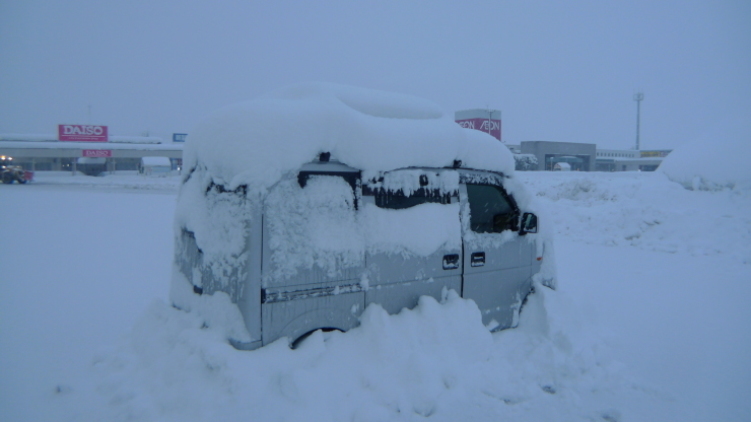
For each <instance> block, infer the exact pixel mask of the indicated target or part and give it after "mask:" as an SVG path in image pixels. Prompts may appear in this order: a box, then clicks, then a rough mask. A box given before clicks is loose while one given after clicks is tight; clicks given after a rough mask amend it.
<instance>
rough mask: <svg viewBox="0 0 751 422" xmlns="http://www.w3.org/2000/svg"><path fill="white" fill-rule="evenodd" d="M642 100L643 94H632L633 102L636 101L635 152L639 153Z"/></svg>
mask: <svg viewBox="0 0 751 422" xmlns="http://www.w3.org/2000/svg"><path fill="white" fill-rule="evenodd" d="M643 99H644V93H643V92H637V93H636V94H634V101H636V150H637V151H639V149H640V145H639V120H640V118H641V102H642V100H643Z"/></svg>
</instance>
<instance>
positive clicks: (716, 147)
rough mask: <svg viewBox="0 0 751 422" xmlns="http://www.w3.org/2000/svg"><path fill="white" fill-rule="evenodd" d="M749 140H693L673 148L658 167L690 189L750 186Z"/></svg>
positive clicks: (671, 178)
mask: <svg viewBox="0 0 751 422" xmlns="http://www.w3.org/2000/svg"><path fill="white" fill-rule="evenodd" d="M749 160H751V140H746V141H741V140H728V139H713V140H711V141H710V140H703V141H694V142H691V143H688V144H686V145H683V146H681V147H679V148H676V149H675V150H674V151H673V152H671V153H670V155H668V156H667V157H666V158H665V160H664V161H663V162H662V164H661V165H660V167H659V171H661V172H663V173H665V174H666V175H667V176H668V177H669V178H670V180H673V181H674V182H678V183H680V184H682V185H683V186H684V187H686V188H687V189H691V190H718V189H725V188H729V189H751V163H750V161H749Z"/></svg>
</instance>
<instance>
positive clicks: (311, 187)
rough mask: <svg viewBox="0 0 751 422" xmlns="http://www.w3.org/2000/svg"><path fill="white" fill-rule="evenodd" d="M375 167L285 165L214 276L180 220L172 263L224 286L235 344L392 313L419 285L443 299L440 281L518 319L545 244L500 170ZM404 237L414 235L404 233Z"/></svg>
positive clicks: (512, 321) (202, 290)
mask: <svg viewBox="0 0 751 422" xmlns="http://www.w3.org/2000/svg"><path fill="white" fill-rule="evenodd" d="M382 175H385V176H382V177H380V179H379V178H378V177H376V178H373V179H370V180H368V181H367V182H363V180H362V179H361V173H360V172H359V171H358V170H357V169H354V168H352V167H349V166H346V165H344V164H342V163H338V162H320V163H309V164H306V165H304V166H303V167H302V168H301V170H300V172H298V174H297V175H287V176H285V177H283V178H282V179H281V180H280V181H279V182H278V183H276V184H275V185H273V186H272V187H271V188H270V189H269V191H268V194H267V195H266V196H265V197H264V200H263V202H261V203H257V204H254V205H252V206H249V209H248V210H245V211H244V213H245V214H243V215H246V216H247V220H246V221H245V242H246V246H245V249H244V251H243V252H242V254H241V255H240V257H239V258H240V259H235V260H234V261H232V262H235V263H236V264H235V265H236V266H235V267H233V268H230V269H229V270H227V269H225V270H224V271H223V273H222V274H221V275H220V276H219V277H218V278H217V275H216V274H215V273H214V270H215V269H212V266H211V265H210V264H211V263H208V262H204V260H205V257H204V255H203V253H202V251H201V250H200V248H198V246H197V244H196V239H195V237H194V236H193V234H192V233H191V232H190V231H188V230H187V229H185V228H183V230H182V233H181V235H180V237H179V239H178V242H177V248H176V255H177V257H176V264H177V266H178V268H179V270H180V271H181V272H182V273H183V274H184V275H185V277H186V279H187V280H188V281H189V282H190V283H192V284H193V286H194V292H195V293H197V294H213V293H215V292H217V291H223V292H225V293H227V294H228V295H229V296H230V298H231V300H232V302H233V303H235V304H236V305H237V307H238V309H239V310H240V313H241V315H242V318H243V322H244V324H245V326H246V328H247V330H248V333H249V334H250V338H251V341H250V342H244V343H243V342H239V341H237V340H232V339H231V343H232V344H233V345H234V346H235V347H236V348H239V349H243V350H252V349H254V348H257V347H260V345H261V344H262V345H266V344H269V343H271V342H274V341H276V340H277V339H279V338H281V337H287V338H288V339H289V341H290V342H293V341H295V340H297V339H299V338H300V337H301V336H303V335H305V334H307V333H309V332H311V331H314V330H316V329H336V330H341V331H347V330H349V329H351V328H353V327H355V326H357V325H358V324H359V317H360V315H361V314H362V312H363V311H364V309H365V308H366V307H367V306H368V305H370V304H379V305H380V306H382V307H383V308H384V309H385V310H386V311H387V312H389V313H392V314H393V313H398V312H400V311H401V310H402V309H405V308H408V309H411V308H413V307H415V306H416V305H417V304H418V301H419V298H420V296H426V295H427V296H431V297H433V298H435V299H436V300H439V301H440V300H442V299H443V297H444V294H445V292H446V291H447V290H455V291H457V292H460V293H461V295H462V297H464V298H467V299H472V300H474V302H475V303H476V304H477V306H478V308H479V310H480V312H481V315H482V322H483V324H485V325H486V326H488V327H489V328H490V329H504V328H509V327H513V326H515V325H516V324H517V322H518V313H519V310H520V307H521V304H522V302H523V300H524V298H526V296H527V295H528V294H529V293H530V291H531V290H532V276H533V275H534V274H536V273H537V272H539V271H540V268H541V266H540V264H541V261H539V260H538V259H537V258H538V256H541V255H542V252H543V251H542V248H541V247H540V248H538V245H537V242H538V240H537V237H536V236H535V235H534V234H524V235H520V232H519V219H520V216H521V214H522V213H523V212H524V211H526V210H520V209H519V208H518V207H517V205H516V201H515V200H514V198H513V194H514V192H510V191H509V192H507V191H506V190H505V188H504V184H503V182H504V177H503V175H501V174H498V173H493V172H486V171H481V170H469V169H455V168H441V169H432V168H408V169H403V170H392V171H389V172H387V173H382ZM295 176H296V177H295ZM400 184H401V185H400ZM399 186H403V187H402V188H400V187H399ZM389 189H391V190H389ZM219 191H222V190H221V189H220V190H219ZM208 192H209V191H208V190H207V193H206V196H207V198H209V193H208ZM233 192H234V193H232V192H229V193H230V194H238V192H240V191H233ZM379 195H380V196H379ZM243 198H245V199H247V198H246V197H245V196H243ZM240 203H245V202H242V201H241V202H240ZM248 203H249V202H248ZM244 206H245V205H244ZM499 210H500V211H499ZM408 216H409V218H407V217H408ZM243 218H245V217H243ZM434 223H435V224H434ZM384 225H386V226H388V227H382V226H384ZM393 225H398V227H394V226H393ZM434 229H435V233H434ZM388 230H390V232H389V233H386V234H384V233H382V232H383V231H388ZM423 236H425V238H422V237H423ZM431 236H433V237H432V238H431ZM405 239H407V240H412V239H417V240H418V242H414V243H413V242H407V243H408V244H402V245H400V244H399V242H401V241H404V240H405ZM374 242H375V243H374ZM426 245H427V246H426ZM436 248H437V249H436ZM430 251H432V252H430ZM235 258H237V257H235Z"/></svg>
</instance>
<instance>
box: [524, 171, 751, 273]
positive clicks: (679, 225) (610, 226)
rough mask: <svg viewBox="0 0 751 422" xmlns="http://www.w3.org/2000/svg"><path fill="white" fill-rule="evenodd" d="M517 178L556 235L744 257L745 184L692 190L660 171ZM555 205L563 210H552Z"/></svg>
mask: <svg viewBox="0 0 751 422" xmlns="http://www.w3.org/2000/svg"><path fill="white" fill-rule="evenodd" d="M516 179H519V180H521V181H522V182H524V184H525V185H527V190H528V191H529V193H530V194H532V195H534V196H535V197H536V198H537V200H538V201H537V207H539V209H540V212H541V213H542V214H544V215H546V216H548V215H549V216H550V217H552V218H553V221H554V223H555V227H556V231H557V233H558V235H559V238H560V236H563V237H565V238H567V239H573V240H576V241H579V242H584V243H589V244H595V245H603V246H622V245H629V246H635V247H638V248H640V249H644V250H648V251H658V252H669V253H676V252H687V253H690V254H692V255H695V256H700V255H727V256H729V257H733V258H734V259H735V260H737V261H739V262H746V263H751V190H738V189H736V190H732V191H717V192H691V191H687V190H686V189H683V188H682V187H681V186H679V185H677V184H675V183H673V182H671V181H670V180H668V179H667V178H666V177H665V175H663V174H661V173H660V172H653V173H630V172H629V173H625V172H623V173H595V174H581V173H576V172H573V173H563V172H524V173H521V172H520V173H517V175H516ZM561 207H564V208H565V209H566V212H565V213H561V212H555V211H554V210H555V209H559V208H561ZM540 224H541V225H542V224H545V223H544V220H543V219H541V223H540Z"/></svg>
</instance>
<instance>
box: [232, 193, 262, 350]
mask: <svg viewBox="0 0 751 422" xmlns="http://www.w3.org/2000/svg"><path fill="white" fill-rule="evenodd" d="M248 224H249V226H250V233H248V237H247V246H246V251H247V257H248V260H247V265H246V270H245V280H244V282H243V281H242V280H239V282H240V283H242V285H243V288H242V289H241V296H240V298H239V299H238V301H237V306H238V308H240V313H241V314H242V316H243V320H244V321H245V327H246V328H247V330H248V334H250V337H251V338H252V339H254V340H260V339H261V338H262V337H261V309H260V307H259V306H258V304H259V303H261V270H262V264H263V262H262V255H263V252H262V251H263V215H262V213H261V211H260V207H259V208H257V209H256V211H255V212H254V213H253V216H252V218H251V220H250V222H249V223H248Z"/></svg>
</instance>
